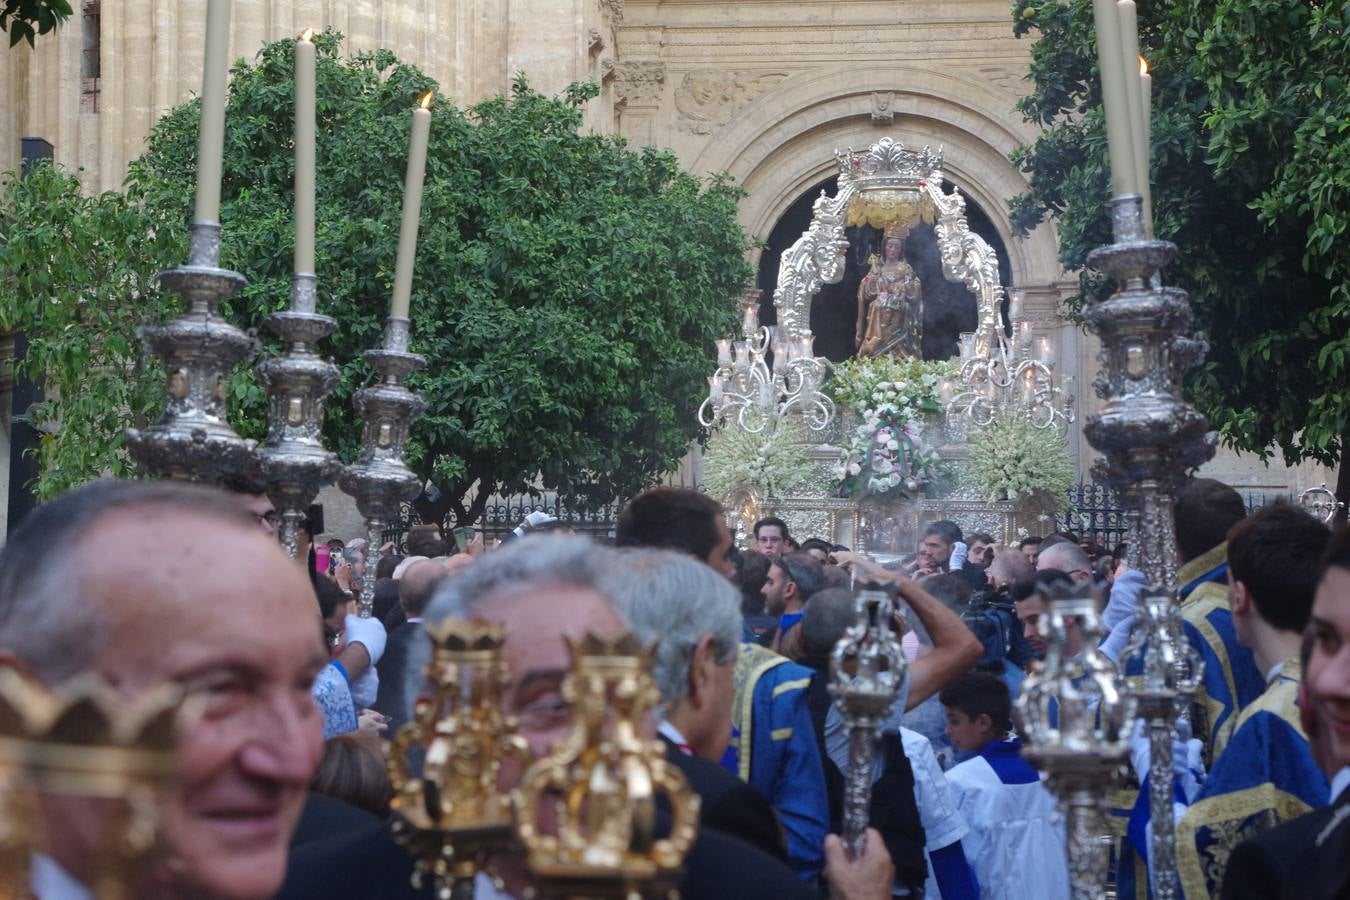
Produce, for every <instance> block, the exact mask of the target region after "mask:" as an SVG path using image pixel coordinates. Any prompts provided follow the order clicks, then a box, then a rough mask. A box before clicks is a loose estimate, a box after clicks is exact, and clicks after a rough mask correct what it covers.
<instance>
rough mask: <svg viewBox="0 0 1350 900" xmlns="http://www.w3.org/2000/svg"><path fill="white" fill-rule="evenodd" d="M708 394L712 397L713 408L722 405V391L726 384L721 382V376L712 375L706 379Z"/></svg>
mask: <svg viewBox="0 0 1350 900" xmlns="http://www.w3.org/2000/svg"><path fill="white" fill-rule="evenodd" d="M708 389H709V393H710V394H711V395H712V402H713V406H714V407H717V406H721V405H722V396H723V393H722V392H723V391H724V390H725V389H726V382H724V381H723V380H722V376H721V375H714V376H712V377H711V378H709V379H708Z"/></svg>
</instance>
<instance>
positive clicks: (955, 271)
mask: <svg viewBox="0 0 1350 900" xmlns="http://www.w3.org/2000/svg"><path fill="white" fill-rule="evenodd" d="M835 160H836V162H837V165H838V168H839V187H838V190H837V192H836V193H835V195H834V196H833V197H830V196H828V195H827V194H826V193H825V192H824V191H822V192H821V195H820V197H818V198H817V199H816V202H815V206H814V210H813V212H812V216H811V225H810V227H809V228H807V230H806V231H805V232H804V233H803V234H802V236H801V237H800V238H798V239H797V241H796V243H794V244H793V245H792V246H791V247H789V248H788V249H787V250H786V251H785V252H784V253H783V257H782V262H781V263H780V265H779V268H778V284H777V287H776V288H775V289H774V292H773V305H774V307H775V309H777V311H778V326H779V329H780V331H781V332H783V333H784V335H785V337H787V338H788V339H798V340H799V339H804V338H810V337H812V334H811V299H812V298H813V297H814V296H815V295H816V294H817V293H818V292H819V291H820V289H821V287H823V286H824V285H826V284H838V283H839V281H840V280H841V279H842V278H843V277H844V259H845V252H846V251H847V250H848V246H849V245H848V239H847V237H846V236H845V232H844V229H845V228H846V227H848V226H850V225H871V226H872V227H874V228H878V229H884V228H886V227H887V226H889V225H893V224H897V223H898V224H900V225H902V226H906V227H912V226H914V225H917V224H918V223H919V222H928V223H931V224H933V226H934V230H935V232H936V233H937V243H938V250H939V253H940V255H941V259H942V274H943V276H944V277H946V279H947V280H948V281H958V282H962V283H964V284H965V286H966V288H967V290H969V291H970V292H971V293H973V294H974V295H975V298H976V301H977V303H978V304H979V324H978V325H977V326H976V331H975V356H976V357H977V358H987V357H989V356H990V355H991V353H992V352H993V351H994V350H995V348H996V347H997V348H999V349H1001V350H1004V351H1006V350H1007V349H1008V340H1007V337H1006V336H1005V332H1004V329H1003V328H1001V327H1000V325H1001V323H1002V321H1003V318H1002V305H1003V297H1004V291H1003V284H1002V283H1001V281H1000V279H999V274H998V256H997V255H996V254H995V253H994V248H993V247H990V246H989V243H988V242H987V241H985V240H984V238H982V237H980V236H979V235H978V234H975V233H973V232H972V231H971V230H970V225H969V223H968V222H967V221H966V201H965V198H964V197H962V196H961V194H960V192H959V191H956V190H953V191H952V192H951V193H950V194H949V193H946V192H945V191H944V190H943V187H944V182H945V178H944V176H943V173H942V149H941V148H939V149H938V150H936V151H933V150H931V149H930V148H928V147H924V148H923V149H922V150H920V151H914V150H909V149H907V148H906V147H905V146H904V145H903V144H901V143H899V142H898V141H895V140H893V139H891V138H888V137H887V138H882V139H881V140H880V141H878V142H877V143H875V144H873V145H872V146H871V147H870V148H869V149H868V150H866V151H863V152H857V151H855V150H853V149H852V148H850V149H848V150H846V151H840V152H837V153H836V154H835Z"/></svg>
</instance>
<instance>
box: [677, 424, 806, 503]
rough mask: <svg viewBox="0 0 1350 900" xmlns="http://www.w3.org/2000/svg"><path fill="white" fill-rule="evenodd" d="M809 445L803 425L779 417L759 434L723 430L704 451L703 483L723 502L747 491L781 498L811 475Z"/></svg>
mask: <svg viewBox="0 0 1350 900" xmlns="http://www.w3.org/2000/svg"><path fill="white" fill-rule="evenodd" d="M806 445H807V441H806V439H805V434H804V432H803V430H802V426H801V425H800V423H798V422H797V421H795V420H793V419H778V420H776V423H775V424H772V425H770V426H768V427H766V428H765V429H764V430H763V431H762V432H760V433H759V434H750V433H749V432H746V431H741V430H740V429H739V428H734V427H732V428H724V429H721V430H719V431H716V432H714V433H713V436H712V438H711V439H710V440H709V441H708V447H707V449H706V450H704V451H703V486H704V487H705V488H706V489H707V491H708V493H709V494H710V495H712V496H713V497H714V498H716V499H717V500H719V501H721V502H722V503H724V504H726V503H730V502H732V501H733V500H734V499H735V498H736V496H737V495H738V494H741V493H743V492H746V491H749V492H751V493H754V494H756V495H758V496H760V497H781V496H782V495H783V494H784V493H785V492H787V491H789V490H791V489H792V488H794V487H796V486H797V485H799V484H801V483H802V482H803V481H805V480H806V477H807V475H808V474H810V468H811V461H810V459H809V458H808V457H807V455H806Z"/></svg>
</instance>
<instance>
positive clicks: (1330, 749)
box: [1223, 528, 1350, 900]
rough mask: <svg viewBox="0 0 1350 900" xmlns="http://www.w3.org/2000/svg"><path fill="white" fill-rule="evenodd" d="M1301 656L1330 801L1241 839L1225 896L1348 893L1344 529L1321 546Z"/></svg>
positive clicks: (1307, 727) (1303, 716) (1349, 692)
mask: <svg viewBox="0 0 1350 900" xmlns="http://www.w3.org/2000/svg"><path fill="white" fill-rule="evenodd" d="M1300 656H1301V657H1302V661H1303V684H1302V685H1301V688H1300V692H1299V720H1300V724H1301V725H1302V726H1303V730H1304V732H1305V733H1306V734H1307V735H1308V743H1309V745H1310V746H1311V748H1312V751H1313V757H1314V758H1315V759H1316V760H1317V764H1318V766H1320V767H1321V769H1322V771H1323V772H1324V773H1325V774H1326V776H1327V779H1328V780H1329V781H1330V782H1331V805H1330V806H1327V807H1324V808H1322V809H1317V810H1313V811H1312V812H1310V813H1308V814H1307V815H1304V816H1300V817H1299V818H1297V819H1294V820H1293V821H1291V822H1286V823H1285V824H1283V825H1281V826H1279V827H1277V828H1273V829H1271V830H1270V831H1267V832H1266V833H1265V834H1262V835H1260V836H1259V837H1256V838H1253V839H1251V840H1249V841H1246V842H1244V843H1242V844H1240V845H1239V846H1238V847H1237V848H1236V849H1235V850H1234V851H1233V855H1232V857H1231V858H1230V860H1229V864H1228V869H1227V871H1226V873H1225V874H1224V881H1223V897H1224V900H1247V898H1251V900H1255V898H1262V900H1266V898H1272V897H1285V898H1291V900H1331V898H1346V897H1350V866H1347V865H1346V860H1350V791H1347V790H1346V788H1347V787H1350V529H1346V528H1342V529H1341V530H1340V532H1339V533H1337V534H1336V535H1335V536H1334V537H1333V538H1332V539H1331V543H1330V545H1329V546H1328V547H1327V551H1326V555H1325V556H1324V557H1323V561H1322V574H1321V577H1320V579H1319V581H1318V584H1317V593H1316V595H1315V597H1314V598H1313V608H1312V616H1311V618H1310V619H1309V623H1308V629H1307V631H1306V633H1305V634H1304V640H1303V646H1302V648H1301V653H1300Z"/></svg>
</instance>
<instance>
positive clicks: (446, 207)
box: [128, 33, 751, 523]
mask: <svg viewBox="0 0 1350 900" xmlns="http://www.w3.org/2000/svg"><path fill="white" fill-rule="evenodd" d="M318 45H319V51H320V52H319V67H318V98H319V112H318V120H319V130H320V137H319V152H318V189H319V201H318V219H319V229H318V235H317V254H318V263H317V267H318V269H319V272H318V274H319V298H320V299H319V305H320V311H321V312H324V313H327V314H329V315H332V316H334V317H335V318H336V319H337V320H338V322H339V327H338V330H337V332H336V334H335V335H334V336H333V337H331V338H329V339H327V341H326V342H325V344H324V345H323V347H322V349H323V350H324V351H325V352H328V353H331V354H332V355H333V356H334V358H335V359H336V361H337V362H338V364H339V366H340V368H341V372H342V383H341V385H340V386H339V387H338V388H337V390H335V391H334V393H333V394H332V395H331V396H330V399H329V401H328V407H327V408H328V419H327V422H326V423H325V434H326V437H327V440H328V442H329V445H330V446H334V447H336V448H338V450H339V452H340V453H341V454H342V456H343V457H344V459H350V458H352V456H353V455H354V452H355V450H356V446H357V444H358V442H359V438H360V423H359V421H357V420H356V418H355V415H354V414H353V413H352V412H351V404H350V398H351V394H352V392H353V391H354V390H355V389H356V388H357V387H359V386H360V385H362V384H364V383H367V382H368V381H369V379H370V377H371V371H370V369H369V367H367V366H366V364H365V363H364V362H363V361H362V360H361V351H362V350H364V349H366V348H369V347H372V346H375V345H377V344H378V343H379V341H380V340H381V336H382V330H383V320H384V316H385V314H386V312H387V307H388V298H389V293H390V287H391V284H392V281H393V267H394V260H395V255H396V247H397V240H398V225H399V217H400V208H401V204H402V193H403V186H402V182H403V170H404V160H405V158H406V152H407V150H406V148H407V141H408V120H409V115H408V110H409V109H410V108H411V107H412V106H413V104H414V103H415V101H416V99H417V97H418V96H419V95H420V94H422V93H423V92H425V91H428V90H431V91H435V90H436V85H435V83H434V82H433V81H432V80H431V79H430V78H429V77H428V76H426V75H425V74H423V73H422V72H420V71H418V70H417V69H415V68H413V67H411V66H407V65H404V64H402V63H399V62H398V60H397V59H396V58H395V57H394V56H393V55H392V54H391V53H388V52H386V51H381V52H378V53H374V54H360V55H357V56H356V57H354V58H353V59H351V60H348V61H343V60H339V59H338V57H337V45H338V36H337V35H335V34H332V33H329V34H325V35H322V36H320V38H319V39H318ZM595 94H596V88H595V87H594V86H593V85H578V86H573V87H572V88H569V89H568V91H567V92H566V94H565V96H564V97H562V98H557V99H554V98H548V97H544V96H541V95H540V94H538V93H536V92H534V91H533V90H531V89H530V88H529V86H528V85H527V84H526V83H525V82H524V80H523V79H522V80H520V81H518V82H517V83H516V85H515V87H514V89H513V91H512V94H511V96H510V97H509V98H498V99H495V100H490V101H487V102H485V103H482V104H480V105H478V106H476V107H474V108H473V109H471V110H469V111H468V112H467V113H466V112H462V111H460V110H458V109H456V108H455V107H454V106H453V105H452V104H450V103H448V102H446V101H445V100H444V99H443V98H439V97H438V98H437V102H436V103H435V104H434V106H433V107H432V110H433V121H432V126H431V144H430V148H429V153H428V162H427V179H426V188H425V192H424V196H423V206H422V229H421V233H420V236H419V242H418V261H417V269H416V274H415V278H414V282H413V298H412V318H413V347H412V349H413V350H414V351H415V352H418V353H421V354H424V355H425V356H426V357H427V360H428V365H427V367H426V369H424V370H423V371H422V372H421V373H419V374H418V375H416V376H414V377H413V378H412V383H413V385H414V387H416V389H418V390H419V391H420V392H421V393H422V396H423V397H424V398H425V399H426V401H427V403H428V410H427V413H426V415H425V416H424V417H423V418H422V419H421V420H420V421H419V422H418V423H417V425H416V426H415V427H414V430H413V440H412V446H411V448H410V454H409V455H410V464H411V465H412V466H413V468H414V469H415V471H417V472H418V474H419V475H422V476H423V477H424V478H426V479H427V480H429V481H430V482H432V483H434V484H435V485H436V486H437V488H438V489H439V494H440V499H439V500H438V501H437V502H431V501H430V500H428V499H427V498H426V497H424V498H422V500H421V501H419V506H420V507H421V512H422V514H423V515H424V516H425V517H434V518H436V519H437V520H440V519H442V518H444V517H445V516H446V515H447V514H448V513H452V514H453V516H454V518H455V519H456V520H457V521H458V522H460V523H466V522H470V521H473V520H474V519H476V518H477V516H478V515H479V514H480V513H481V509H482V505H483V503H485V502H486V500H487V497H488V495H490V494H491V493H492V492H493V491H494V490H500V491H503V492H518V491H524V490H528V489H530V488H531V487H532V486H535V485H536V484H539V485H542V486H543V487H545V488H547V489H550V490H556V491H558V492H559V493H561V494H562V495H564V496H567V497H573V498H576V499H577V500H580V501H582V502H592V503H604V502H608V501H611V500H613V499H615V498H618V497H622V496H626V495H628V494H631V493H632V492H635V491H637V490H640V489H641V488H643V487H644V486H646V485H647V484H649V483H650V482H651V481H652V480H653V479H655V478H656V477H657V476H659V475H660V474H661V473H662V472H665V471H668V470H669V469H670V468H672V467H673V466H674V465H675V464H676V463H677V462H678V460H679V459H680V457H681V456H682V455H683V454H684V452H685V451H686V449H687V447H688V445H689V443H690V442H691V441H692V440H694V439H696V438H697V437H698V436H699V429H698V426H697V422H696V416H695V412H696V410H697V407H698V404H699V402H701V399H702V397H703V395H704V394H705V393H706V387H707V386H706V383H705V381H704V378H703V376H704V375H705V374H706V372H708V371H711V369H712V367H713V361H712V358H711V349H712V341H713V339H714V338H715V337H717V336H719V335H721V334H723V333H726V332H727V331H729V330H730V329H731V328H732V327H734V325H735V322H736V316H737V307H738V299H737V298H738V296H739V294H740V291H741V290H742V287H743V285H744V284H746V283H747V281H748V279H749V276H750V274H751V273H750V269H749V267H748V265H747V263H746V262H745V258H744V253H745V250H746V249H747V240H746V237H745V235H744V233H743V232H742V230H741V228H740V226H739V224H738V223H737V219H736V205H737V202H738V201H739V198H740V196H741V194H740V191H739V190H738V189H737V188H735V187H734V186H733V185H731V184H730V183H728V182H727V181H726V180H725V179H712V180H710V181H708V182H703V181H700V180H699V179H696V178H694V177H693V176H691V175H688V174H686V173H684V172H682V171H681V170H680V168H679V166H678V164H677V162H676V160H675V158H674V156H673V155H672V154H670V153H668V152H665V151H661V150H655V149H645V150H641V151H633V150H630V149H628V148H627V147H626V146H625V145H624V143H623V141H622V140H620V139H618V138H615V137H610V136H602V135H589V134H584V133H582V131H581V125H582V113H581V106H582V104H584V103H585V102H586V101H587V100H589V99H591V98H592V97H594V96H595ZM292 103H293V96H292V81H291V43H290V42H289V41H285V42H279V43H276V44H272V45H269V46H267V47H265V48H264V49H263V50H262V51H261V52H260V53H259V55H258V58H257V60H256V63H255V64H252V65H242V64H241V65H239V66H237V67H236V68H235V69H234V74H233V80H232V82H231V88H230V101H229V106H228V108H227V114H226V131H227V133H226V152H225V174H224V184H223V192H222V200H223V202H222V209H221V220H222V222H223V224H224V241H223V247H222V259H221V263H222V265H224V266H226V267H228V268H232V269H235V270H236V271H239V272H242V273H244V274H245V275H246V276H247V277H248V278H249V282H250V283H249V286H248V287H247V288H246V289H245V290H244V291H243V292H242V293H241V294H240V295H238V296H237V297H235V298H232V299H231V300H230V301H229V303H228V304H227V314H228V315H229V316H230V317H231V319H232V321H235V322H236V323H237V324H240V325H241V326H242V327H245V328H250V327H253V328H258V330H259V333H260V335H263V331H264V330H263V328H262V327H261V326H262V323H263V321H264V319H265V318H266V316H267V314H268V313H270V312H272V311H274V310H277V309H281V308H283V307H284V306H285V305H286V302H287V299H288V291H289V282H290V269H291V254H292V247H293V235H292V218H291V209H292V206H293V187H292V180H293V155H292V154H293V150H292V139H291V133H292ZM196 131H197V103H196V102H195V101H194V102H191V103H188V104H185V105H183V106H180V107H178V108H176V109H174V110H172V111H171V112H169V113H168V114H167V115H166V116H165V117H164V118H163V119H162V120H161V121H160V123H159V124H158V125H157V126H156V128H155V130H154V132H153V134H152V136H151V138H150V142H149V147H148V149H147V152H146V153H145V154H144V155H143V156H142V157H141V158H140V159H139V160H137V161H136V162H134V163H133V164H132V168H131V174H130V176H129V178H128V189H129V191H130V192H131V194H132V196H134V197H136V198H138V201H139V207H140V209H141V211H142V214H143V215H144V216H145V219H146V223H147V225H149V224H150V223H156V222H163V221H170V222H173V223H175V225H174V230H175V231H181V230H183V226H182V224H179V223H185V222H186V221H187V219H188V218H189V217H190V214H191V202H192V186H193V178H194V170H195V154H196ZM181 259H182V254H181V253H176V254H174V255H167V256H161V257H160V258H159V260H158V262H157V264H158V265H160V266H165V265H173V264H177V263H178V262H179V261H181ZM152 268H153V267H152ZM263 336H264V337H265V340H266V346H265V351H264V352H268V353H275V352H278V350H279V349H280V348H279V344H278V342H276V341H275V339H273V338H271V337H270V336H269V335H263ZM230 399H231V404H232V415H233V416H234V418H235V424H236V427H237V428H239V430H240V431H241V433H244V434H246V435H250V436H254V437H257V436H260V435H261V434H262V433H263V424H262V417H263V415H264V413H265V406H264V402H263V401H264V397H263V393H262V389H261V387H260V386H259V385H258V384H257V382H256V380H255V379H254V377H253V375H252V367H251V366H250V367H248V368H246V369H244V370H241V371H240V372H238V373H236V376H235V377H234V378H233V379H232V382H231V387H230ZM475 487H476V491H475V490H474V488H475ZM433 493H434V492H433ZM475 494H476V497H477V503H476V504H475V503H471V502H470V501H469V500H467V499H465V498H471V497H473V496H474V495H475Z"/></svg>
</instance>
